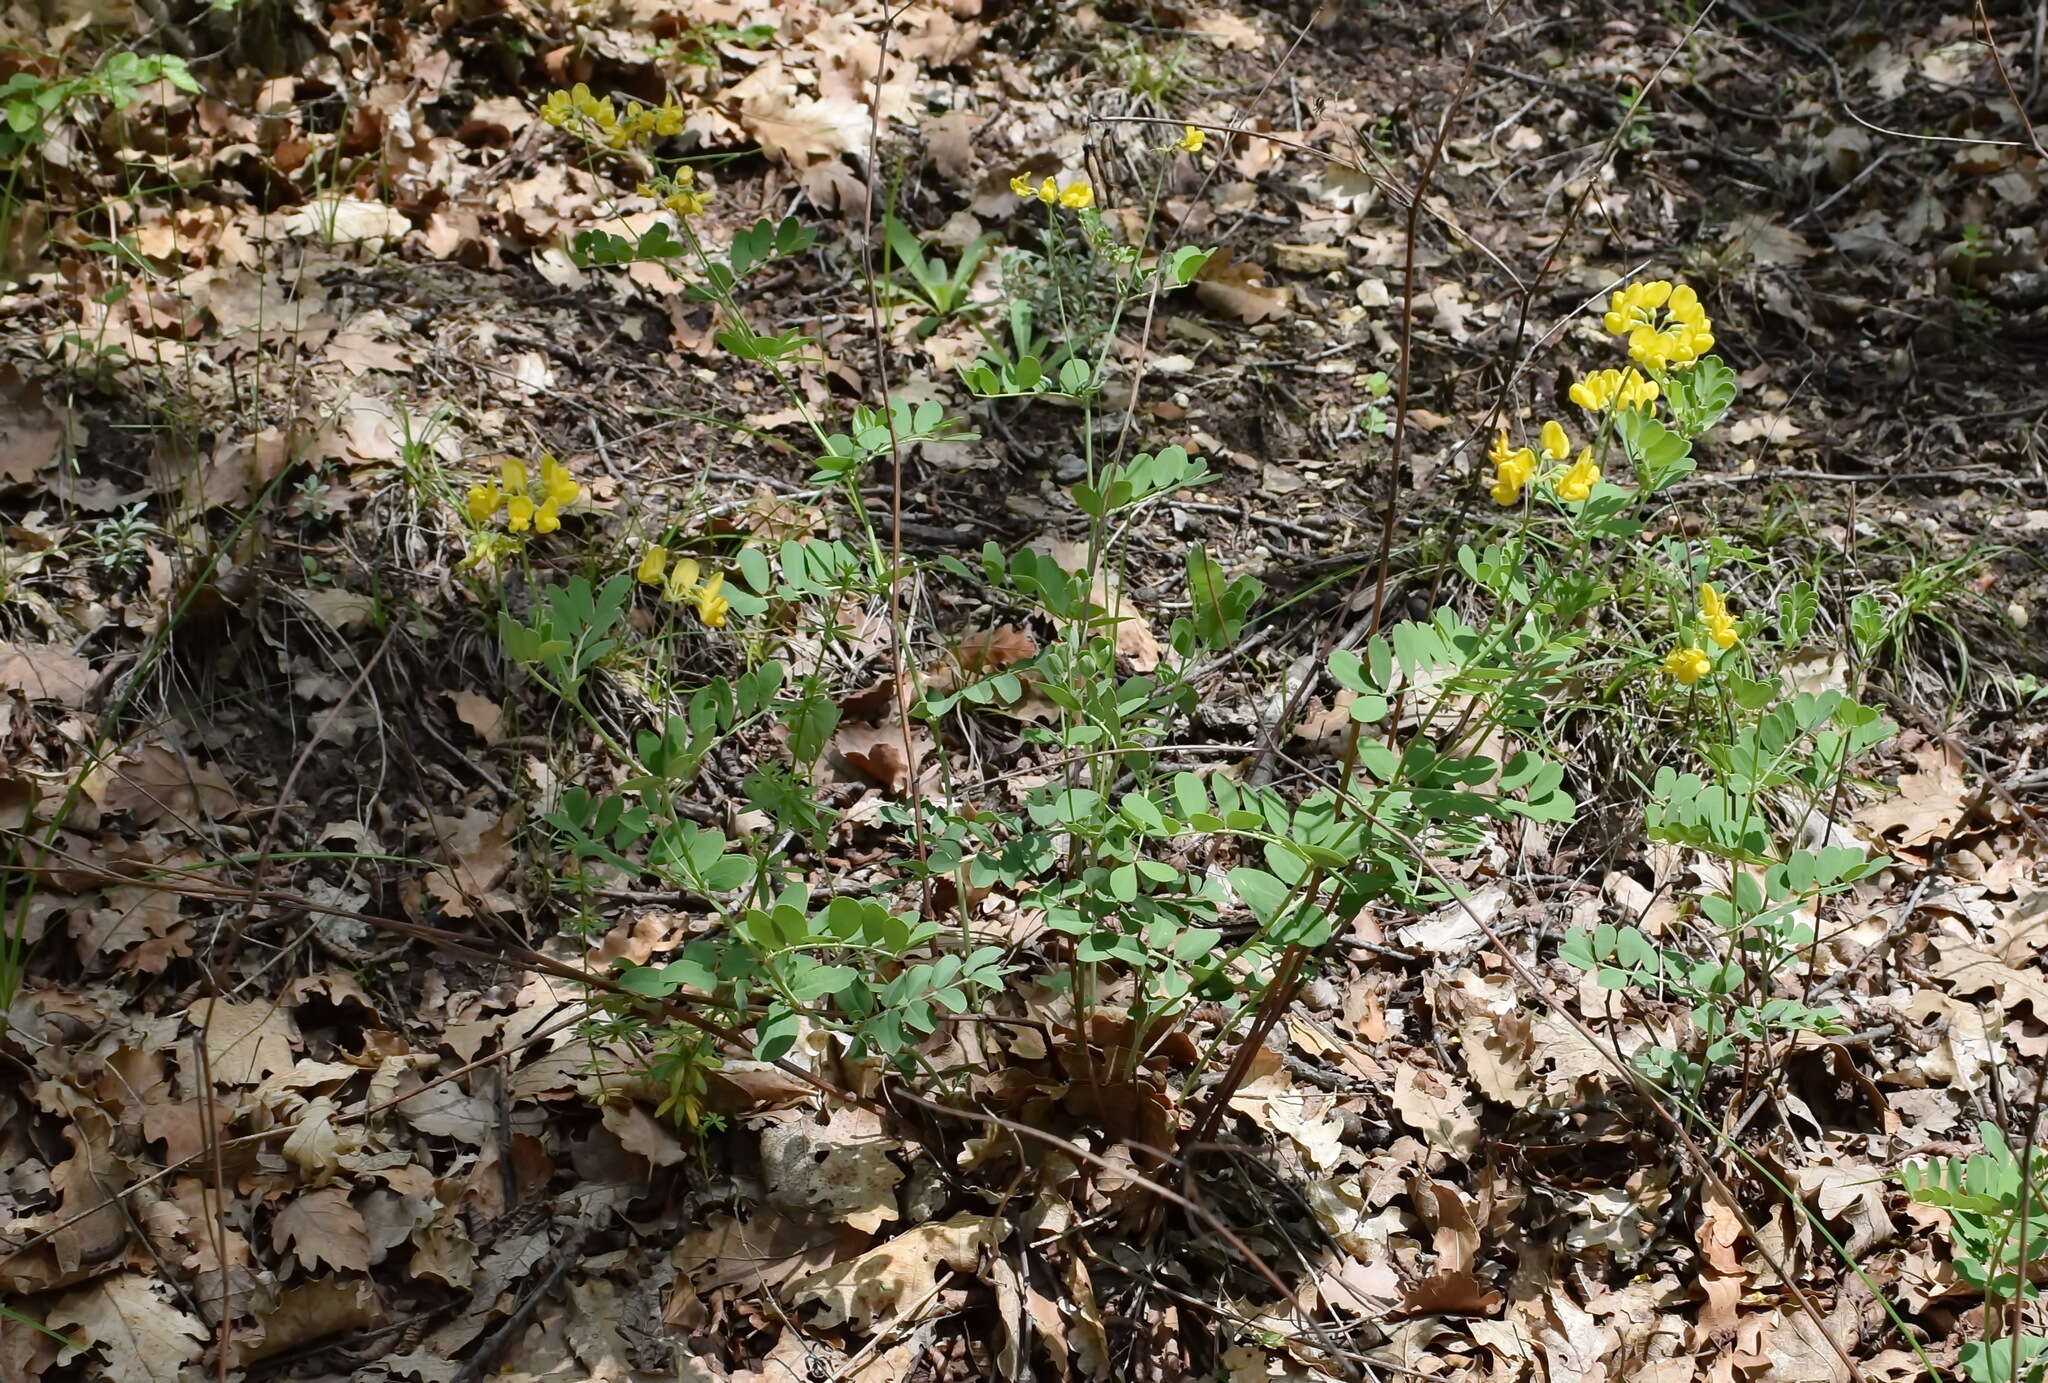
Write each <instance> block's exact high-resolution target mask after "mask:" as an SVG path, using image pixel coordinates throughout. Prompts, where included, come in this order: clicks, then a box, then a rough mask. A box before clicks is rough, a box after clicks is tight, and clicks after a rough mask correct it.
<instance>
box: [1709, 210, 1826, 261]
mask: <svg viewBox="0 0 2048 1383" xmlns="http://www.w3.org/2000/svg"><path fill="white" fill-rule="evenodd" d="M1721 243H1722V244H1724V245H1725V246H1727V247H1728V249H1729V251H1730V252H1731V253H1733V254H1735V255H1738V256H1742V257H1744V258H1747V259H1748V260H1749V261H1750V262H1751V263H1753V264H1755V265H1757V266H1759V267H1763V268H1768V267H1771V266H1773V265H1785V264H1800V263H1803V262H1804V261H1806V260H1809V259H1811V258H1813V246H1812V245H1810V244H1808V243H1807V241H1806V237H1805V236H1803V235H1801V234H1800V233H1799V232H1798V231H1795V230H1792V229H1790V228H1788V227H1786V226H1783V225H1781V224H1779V222H1778V220H1777V218H1776V217H1774V216H1768V215H1751V216H1738V217H1736V218H1735V219H1734V220H1733V221H1730V222H1729V223H1728V229H1727V231H1726V232H1725V233H1724V234H1723V235H1722V237H1721Z"/></svg>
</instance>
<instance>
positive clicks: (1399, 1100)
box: [1392, 1065, 1479, 1159]
mask: <svg viewBox="0 0 2048 1383" xmlns="http://www.w3.org/2000/svg"><path fill="white" fill-rule="evenodd" d="M1392 1103H1393V1106H1394V1112H1395V1113H1397V1114H1399V1115H1400V1116H1401V1119H1402V1121H1403V1122H1404V1123H1406V1124H1407V1125H1408V1126H1409V1127H1410V1128H1412V1129H1414V1130H1415V1131H1416V1132H1417V1133H1419V1134H1421V1135H1422V1136H1423V1139H1424V1140H1425V1141H1427V1142H1428V1144H1429V1145H1430V1146H1431V1147H1432V1148H1438V1149H1441V1150H1442V1151H1444V1152H1447V1153H1449V1154H1450V1155H1451V1156H1453V1157H1456V1158H1460V1159H1463V1158H1468V1157H1470V1156H1471V1155H1472V1154H1473V1153H1474V1152H1475V1151H1477V1150H1478V1147H1479V1106H1478V1102H1477V1101H1475V1100H1473V1099H1472V1098H1471V1097H1470V1095H1468V1094H1467V1093H1466V1091H1465V1088H1464V1085H1463V1083H1462V1082H1460V1081H1459V1080H1457V1079H1456V1078H1455V1077H1453V1076H1448V1075H1446V1074H1444V1073H1443V1072H1441V1071H1425V1070H1421V1069H1419V1068H1417V1067H1415V1066H1406V1065H1404V1066H1402V1067H1401V1069H1400V1070H1399V1071H1398V1072H1397V1073H1396V1074H1395V1076H1394V1096H1393V1101H1392Z"/></svg>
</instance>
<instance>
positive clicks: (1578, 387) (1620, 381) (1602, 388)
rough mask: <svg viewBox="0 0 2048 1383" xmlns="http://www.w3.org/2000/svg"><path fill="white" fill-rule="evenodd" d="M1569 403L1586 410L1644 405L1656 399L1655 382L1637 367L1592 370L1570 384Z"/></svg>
mask: <svg viewBox="0 0 2048 1383" xmlns="http://www.w3.org/2000/svg"><path fill="white" fill-rule="evenodd" d="M1571 396H1572V402H1573V403H1575V404H1577V405H1578V406H1579V407H1581V408H1583V409H1585V410H1586V411H1587V412H1589V413H1604V412H1606V411H1607V410H1608V409H1609V408H1610V407H1614V406H1619V407H1622V408H1648V407H1649V406H1650V405H1651V404H1653V403H1655V402H1656V401H1657V381H1655V380H1653V379H1645V378H1643V375H1642V372H1641V371H1640V370H1633V369H1631V370H1626V371H1624V370H1595V371H1593V373H1591V374H1589V375H1587V376H1586V377H1585V378H1584V379H1582V380H1580V381H1579V382H1578V383H1576V384H1574V385H1572V390H1571Z"/></svg>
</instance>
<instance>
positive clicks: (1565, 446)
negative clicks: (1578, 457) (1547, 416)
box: [1537, 418, 1572, 461]
mask: <svg viewBox="0 0 2048 1383" xmlns="http://www.w3.org/2000/svg"><path fill="white" fill-rule="evenodd" d="M1537 440H1538V441H1540V442H1541V443H1542V444H1543V454H1544V455H1545V456H1547V457H1549V458H1550V459H1551V460H1552V461H1562V460H1564V459H1565V457H1567V456H1570V455H1571V454H1572V442H1571V438H1569V437H1567V436H1565V435H1564V424H1563V423H1561V422H1559V421H1558V420H1557V419H1555V418H1552V419H1551V420H1550V421H1549V422H1547V423H1545V424H1544V425H1543V430H1542V432H1541V433H1539V434H1538V435H1537Z"/></svg>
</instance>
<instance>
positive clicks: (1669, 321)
mask: <svg viewBox="0 0 2048 1383" xmlns="http://www.w3.org/2000/svg"><path fill="white" fill-rule="evenodd" d="M1601 322H1602V324H1603V325H1604V326H1606V328H1607V330H1608V331H1609V332H1610V333H1611V334H1613V335H1615V336H1626V337H1627V338H1628V354H1629V359H1631V360H1633V361H1635V362H1636V364H1638V365H1641V366H1642V367H1644V368H1645V369H1649V370H1658V371H1663V370H1685V369H1690V368H1691V367H1692V366H1693V365H1694V364H1696V363H1698V361H1699V358H1700V357H1701V356H1703V355H1705V354H1706V353H1707V352H1708V351H1710V350H1712V349H1713V348H1714V332H1713V327H1712V325H1711V324H1710V323H1709V322H1708V321H1707V310H1706V308H1704V307H1702V306H1700V295H1699V294H1697V293H1695V292H1694V291H1693V290H1692V289H1691V288H1690V287H1689V286H1687V285H1686V284H1682V283H1681V284H1678V285H1676V286H1673V284H1672V283H1671V281H1670V280H1669V279H1652V280H1651V281H1650V282H1648V283H1632V284H1630V285H1629V286H1628V287H1626V288H1623V289H1619V290H1617V291H1616V292H1615V293H1614V295H1613V296H1612V297H1610V298H1609V299H1608V300H1607V315H1606V316H1605V317H1603V318H1602V319H1601Z"/></svg>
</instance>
